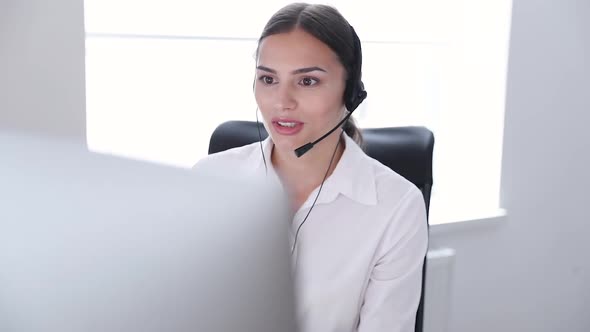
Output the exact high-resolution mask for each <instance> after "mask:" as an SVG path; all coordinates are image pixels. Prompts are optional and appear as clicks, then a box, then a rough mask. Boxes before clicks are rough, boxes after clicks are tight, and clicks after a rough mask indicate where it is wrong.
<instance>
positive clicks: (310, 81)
mask: <svg viewBox="0 0 590 332" xmlns="http://www.w3.org/2000/svg"><path fill="white" fill-rule="evenodd" d="M317 83H318V80H316V79H315V78H311V77H305V78H303V79H301V81H299V84H301V85H303V86H312V85H315V84H317Z"/></svg>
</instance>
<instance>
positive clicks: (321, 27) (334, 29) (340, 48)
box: [256, 3, 363, 146]
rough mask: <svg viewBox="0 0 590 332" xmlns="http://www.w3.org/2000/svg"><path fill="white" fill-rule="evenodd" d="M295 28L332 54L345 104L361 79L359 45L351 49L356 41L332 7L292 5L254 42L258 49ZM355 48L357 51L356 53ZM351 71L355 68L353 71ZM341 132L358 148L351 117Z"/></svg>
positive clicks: (359, 136) (358, 138) (359, 138)
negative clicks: (340, 71) (343, 80)
mask: <svg viewBox="0 0 590 332" xmlns="http://www.w3.org/2000/svg"><path fill="white" fill-rule="evenodd" d="M296 28H300V29H302V30H303V31H305V32H307V33H309V34H310V35H312V36H314V37H315V38H317V39H319V40H320V41H322V42H323V43H324V44H326V45H327V46H328V47H329V48H330V49H331V50H332V51H333V52H334V53H336V55H337V56H338V59H339V60H340V63H341V64H342V66H344V69H345V70H346V73H347V84H346V90H345V92H344V95H343V100H346V98H348V97H349V94H351V93H352V91H350V90H351V88H350V87H351V86H352V85H353V84H356V81H359V82H360V79H361V77H360V76H361V75H360V72H361V70H360V63H359V62H360V61H359V59H357V55H356V54H357V52H360V44H359V45H358V46H356V45H355V38H357V39H358V37H356V33H355V32H354V30H353V29H352V27H351V26H350V24H349V23H348V21H347V20H346V19H345V18H344V17H343V16H342V15H341V14H340V12H338V10H337V9H335V8H334V7H330V6H327V5H316V4H313V5H312V4H307V3H292V4H290V5H287V6H285V7H283V8H282V9H280V10H279V11H278V12H276V13H275V14H274V15H273V16H272V17H271V18H270V20H269V21H268V23H266V26H265V27H264V29H263V31H262V34H261V36H260V38H259V39H258V45H260V42H261V41H262V40H263V39H264V38H266V37H268V36H271V35H275V34H279V33H286V32H290V31H293V30H295V29H296ZM357 43H358V42H357ZM356 47H358V48H359V49H358V50H357V49H356ZM256 54H257V55H258V50H256ZM355 67H359V68H358V69H356V70H355ZM355 76H358V77H355ZM351 81H352V82H351ZM343 129H344V132H345V133H346V134H347V135H348V136H350V137H351V138H352V139H353V140H354V141H355V142H356V143H357V144H358V145H360V146H362V143H363V138H362V134H361V131H360V129H359V128H358V127H357V126H356V123H355V121H354V119H353V118H352V117H349V118H348V120H347V121H346V123H345V124H344V126H343Z"/></svg>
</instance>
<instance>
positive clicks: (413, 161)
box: [209, 121, 434, 332]
mask: <svg viewBox="0 0 590 332" xmlns="http://www.w3.org/2000/svg"><path fill="white" fill-rule="evenodd" d="M257 125H258V126H259V127H260V133H261V135H262V139H265V138H266V137H267V136H268V134H267V132H266V130H265V129H264V126H263V125H262V124H257V123H256V122H250V121H228V122H225V123H222V124H221V125H219V126H218V127H217V128H216V129H215V131H214V132H213V134H212V135H211V140H210V141H209V154H212V153H216V152H220V151H225V150H227V149H230V148H234V147H239V146H244V145H247V144H250V143H254V142H257V141H259V140H260V138H259V132H258V128H257ZM361 131H362V134H363V139H364V146H363V149H364V150H365V152H366V153H367V155H369V156H370V157H372V158H374V159H377V160H378V161H379V162H381V163H382V164H383V165H385V166H387V167H389V168H391V169H392V170H394V171H395V172H397V173H398V174H400V175H402V176H403V177H405V178H406V179H408V180H409V181H410V182H412V183H413V184H414V185H416V186H417V187H418V188H419V189H420V190H421V191H422V195H423V196H424V202H425V204H426V213H427V214H428V210H429V207H430V191H431V189H432V151H433V148H434V135H433V134H432V132H431V131H430V130H428V129H426V128H424V127H393V128H370V129H361ZM422 277H423V278H422V293H421V296H420V305H419V306H418V312H417V314H416V332H422V326H423V321H424V285H425V280H426V257H424V268H423V269H422Z"/></svg>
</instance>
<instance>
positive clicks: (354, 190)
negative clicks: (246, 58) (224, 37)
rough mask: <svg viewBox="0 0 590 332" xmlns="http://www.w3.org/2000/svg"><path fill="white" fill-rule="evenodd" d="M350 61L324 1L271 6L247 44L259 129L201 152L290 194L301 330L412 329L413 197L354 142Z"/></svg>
mask: <svg viewBox="0 0 590 332" xmlns="http://www.w3.org/2000/svg"><path fill="white" fill-rule="evenodd" d="M361 63H362V61H361V45H360V41H359V40H358V36H357V35H356V33H355V32H354V29H353V28H352V27H351V26H350V25H349V24H348V22H347V21H346V20H345V19H344V18H343V17H342V16H341V15H340V13H339V12H338V11H337V10H336V9H334V8H332V7H328V6H324V5H309V4H302V3H297V4H291V5H288V6H286V7H284V8H283V9H281V10H279V11H278V12H277V13H276V14H275V15H273V17H272V18H271V19H270V21H269V22H268V23H267V25H266V26H265V28H264V31H263V33H262V35H261V37H260V39H259V42H258V49H257V52H256V77H255V84H254V94H255V98H256V102H257V104H258V108H259V110H260V112H261V114H262V118H263V121H264V125H265V127H266V129H267V131H268V132H269V135H270V136H269V138H268V139H266V140H265V141H264V142H263V143H255V144H251V145H248V146H245V147H241V148H236V149H232V150H229V151H225V152H222V153H218V154H216V155H213V156H210V157H208V158H206V161H207V162H209V163H221V164H225V165H243V167H244V168H247V169H250V170H252V171H255V172H265V170H266V172H267V174H268V175H269V176H276V177H277V178H278V179H279V180H280V181H281V183H282V185H283V187H284V188H285V190H287V192H288V193H289V194H290V197H291V199H292V205H293V209H294V211H296V212H295V216H294V220H293V225H292V228H293V233H292V239H291V240H292V248H293V266H294V273H295V278H296V281H297V287H296V290H297V295H298V300H297V301H298V303H297V305H298V321H299V324H300V328H301V329H302V330H303V331H322V332H328V331H371V332H376V331H405V332H409V331H413V330H414V324H415V315H416V310H417V307H418V303H419V298H420V289H421V277H422V264H423V259H424V255H425V253H426V248H427V230H426V220H425V219H426V212H425V205H424V200H423V198H422V195H421V193H420V191H419V190H418V189H417V188H416V187H415V186H414V185H413V184H411V183H410V182H408V181H407V180H405V179H404V178H402V177H401V176H400V175H398V174H396V173H395V172H393V171H392V170H391V169H389V168H387V167H385V166H383V165H382V164H380V163H379V162H377V161H376V160H374V159H372V158H370V157H368V156H367V155H366V154H365V153H364V152H363V151H362V149H361V148H360V147H359V144H360V142H361V141H360V139H361V136H360V132H359V130H358V129H357V128H356V126H355V125H354V122H353V120H352V118H347V115H350V112H352V111H354V109H355V108H356V107H357V106H358V104H359V103H360V102H362V100H363V99H364V98H365V97H366V92H364V89H363V85H362V82H361ZM344 119H346V120H344ZM341 121H345V123H344V125H343V127H342V128H341V127H340V126H338V124H339V123H340V122H341ZM337 126H338V127H337ZM334 127H337V130H334V131H333V132H331V133H330V134H328V135H327V136H326V137H325V139H323V140H321V141H319V142H317V144H315V145H313V147H311V149H309V150H308V151H307V152H304V153H303V155H301V152H302V150H301V149H300V150H298V154H299V155H300V156H298V155H297V154H296V153H294V151H295V150H297V149H298V148H299V147H301V146H304V145H305V144H307V143H308V142H314V141H316V140H317V139H318V138H320V137H322V136H323V135H324V134H326V133H329V132H330V130H331V129H333V128H334ZM343 131H344V133H343ZM258 144H260V145H258ZM306 148H309V146H307V147H306Z"/></svg>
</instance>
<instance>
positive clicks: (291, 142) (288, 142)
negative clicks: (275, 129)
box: [273, 135, 305, 153]
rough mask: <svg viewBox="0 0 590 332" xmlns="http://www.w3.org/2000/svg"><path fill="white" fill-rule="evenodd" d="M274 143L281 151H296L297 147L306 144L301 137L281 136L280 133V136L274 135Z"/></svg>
mask: <svg viewBox="0 0 590 332" xmlns="http://www.w3.org/2000/svg"><path fill="white" fill-rule="evenodd" d="M273 143H274V145H275V149H277V150H280V151H281V153H283V152H292V153H294V151H295V149H297V148H298V147H300V146H302V145H303V144H305V143H303V142H302V140H301V139H295V138H294V137H281V136H280V135H279V137H273Z"/></svg>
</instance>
